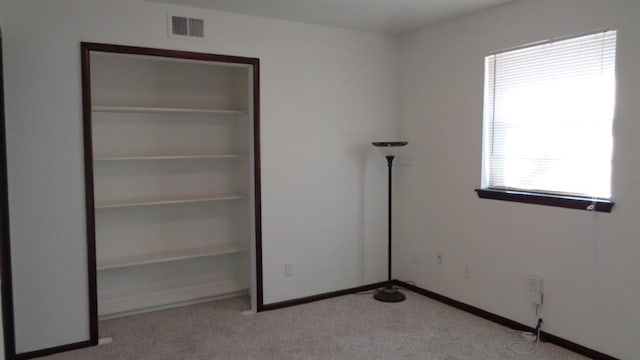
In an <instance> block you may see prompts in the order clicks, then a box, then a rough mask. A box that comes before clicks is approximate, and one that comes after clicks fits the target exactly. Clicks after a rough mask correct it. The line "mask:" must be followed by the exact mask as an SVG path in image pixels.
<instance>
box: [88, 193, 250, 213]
mask: <svg viewBox="0 0 640 360" xmlns="http://www.w3.org/2000/svg"><path fill="white" fill-rule="evenodd" d="M246 198H247V197H246V196H243V195H240V194H226V195H215V196H198V197H184V198H171V199H168V198H165V199H147V200H129V201H127V200H120V201H109V202H107V201H105V202H96V203H95V208H96V209H111V208H123V207H134V206H157V205H172V204H188V203H200V202H212V201H227V200H241V199H246Z"/></svg>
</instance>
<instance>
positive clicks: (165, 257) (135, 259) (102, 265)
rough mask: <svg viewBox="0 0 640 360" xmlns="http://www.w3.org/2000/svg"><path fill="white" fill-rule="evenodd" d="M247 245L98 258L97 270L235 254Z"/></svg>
mask: <svg viewBox="0 0 640 360" xmlns="http://www.w3.org/2000/svg"><path fill="white" fill-rule="evenodd" d="M248 250H249V248H248V247H247V246H244V245H241V244H237V243H235V244H222V245H216V246H208V247H203V248H194V249H179V250H173V251H164V252H158V253H153V254H144V255H134V256H123V257H116V258H105V259H98V260H97V262H98V266H97V268H98V270H109V269H120V268H125V267H131V266H138V265H149V264H157V263H162V262H169V261H179V260H186V259H194V258H199V257H208V256H216V255H226V254H235V253H241V252H245V251H248Z"/></svg>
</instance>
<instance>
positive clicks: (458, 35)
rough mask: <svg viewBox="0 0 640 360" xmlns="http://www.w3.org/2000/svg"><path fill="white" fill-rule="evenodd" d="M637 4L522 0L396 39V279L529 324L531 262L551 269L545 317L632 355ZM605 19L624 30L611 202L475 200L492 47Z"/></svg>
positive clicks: (637, 225) (637, 268)
mask: <svg viewBox="0 0 640 360" xmlns="http://www.w3.org/2000/svg"><path fill="white" fill-rule="evenodd" d="M638 15H640V3H639V2H637V1H636V0H626V1H625V0H619V1H598V0H524V1H518V2H515V3H512V4H509V5H505V6H501V7H499V8H495V9H492V10H488V11H485V12H482V13H478V14H475V15H471V16H467V17H464V18H460V19H456V20H453V21H449V22H445V23H442V24H438V25H435V26H432V27H427V28H425V29H422V30H420V31H417V32H415V33H411V34H408V35H406V36H404V37H403V38H402V39H401V53H402V57H401V69H402V70H401V71H402V74H401V84H402V89H401V96H400V98H401V112H402V124H401V127H402V130H401V132H402V134H404V136H405V138H406V139H407V140H408V141H409V144H410V146H409V147H408V149H407V150H408V151H409V152H410V157H411V159H410V163H411V165H410V166H408V167H406V168H405V172H404V174H403V175H402V177H401V180H400V181H401V182H400V184H399V188H400V195H399V199H398V207H399V209H398V210H399V213H400V216H399V220H398V226H397V227H396V229H398V230H397V235H398V236H397V237H396V238H397V239H398V241H397V242H396V244H397V247H396V254H397V258H396V259H397V262H396V264H398V265H397V272H396V274H397V275H398V277H399V278H400V279H403V280H412V281H415V282H416V284H417V285H418V286H420V287H423V288H426V289H429V290H432V291H435V292H437V293H440V294H443V295H446V296H449V297H451V298H454V299H456V300H459V301H462V302H465V303H468V304H471V305H474V306H477V307H480V308H482V309H485V310H488V311H490V312H493V313H496V314H499V315H502V316H504V317H507V318H510V319H514V320H516V321H519V322H522V323H525V324H529V325H532V326H533V325H535V321H534V308H533V307H532V305H531V304H529V302H528V300H527V274H529V273H532V272H540V273H541V274H543V275H544V276H545V280H546V282H545V286H546V291H545V301H546V302H545V305H544V315H543V317H544V327H543V329H544V330H546V331H548V332H550V333H553V334H555V335H558V336H561V337H563V338H566V339H568V340H571V341H574V342H577V343H579V344H583V345H586V346H587V347H590V348H593V349H595V350H598V351H601V352H604V353H607V354H610V355H613V356H617V357H620V358H623V359H637V356H638V354H640V345H639V344H640V343H639V342H638V334H640V311H638V307H639V306H640V286H639V285H640V262H639V261H638V256H639V254H640V221H638V219H639V217H638V214H640V191H638V185H640V156H639V155H638V154H640V145H639V142H638V134H640V122H638V114H640V101H638V94H640V68H638V65H639V61H638V59H640V42H639V41H638V37H639V36H640V22H638V19H637V17H638ZM601 28H615V29H618V30H619V32H618V63H617V70H618V72H617V74H618V75H617V78H618V83H617V86H618V87H617V91H618V93H617V115H616V118H615V129H614V132H615V149H614V160H613V179H612V180H613V188H612V193H613V200H614V201H615V202H616V205H615V207H614V209H613V212H612V213H611V214H593V213H589V212H587V211H579V210H571V209H560V208H553V207H545V206H538V205H530V204H519V203H509V202H504V201H496V200H485V199H478V197H477V196H476V194H475V193H474V191H473V190H474V189H475V188H477V187H479V185H480V170H481V149H482V106H483V104H482V100H483V66H484V64H483V61H484V55H485V54H486V53H487V52H489V51H493V50H499V49H504V48H508V47H512V46H516V45H521V44H526V43H530V42H533V41H538V40H543V39H547V38H551V37H556V36H564V35H571V34H579V33H582V32H587V31H592V30H597V29H601ZM584 145H585V146H589V144H588V142H585V144H584ZM437 251H442V253H443V255H444V264H442V265H438V264H437V263H436V253H437ZM414 254H417V255H418V256H419V260H420V261H419V264H414V263H413V257H414ZM465 265H469V266H470V269H471V279H470V280H467V279H465V278H464V266H465Z"/></svg>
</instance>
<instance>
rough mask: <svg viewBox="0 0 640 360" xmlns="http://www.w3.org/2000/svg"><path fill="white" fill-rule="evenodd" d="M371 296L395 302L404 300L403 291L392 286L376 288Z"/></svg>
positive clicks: (383, 300)
mask: <svg viewBox="0 0 640 360" xmlns="http://www.w3.org/2000/svg"><path fill="white" fill-rule="evenodd" d="M373 298H374V299H376V300H378V301H382V302H391V303H395V302H401V301H404V299H405V296H404V294H403V293H401V292H400V291H398V289H395V288H393V287H384V288H381V289H378V290H376V293H375V294H373Z"/></svg>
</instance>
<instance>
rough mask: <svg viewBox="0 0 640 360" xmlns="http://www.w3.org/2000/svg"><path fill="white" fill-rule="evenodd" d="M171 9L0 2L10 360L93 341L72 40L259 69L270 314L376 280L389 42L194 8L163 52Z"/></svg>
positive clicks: (76, 49)
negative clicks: (200, 32)
mask: <svg viewBox="0 0 640 360" xmlns="http://www.w3.org/2000/svg"><path fill="white" fill-rule="evenodd" d="M168 9H181V10H189V9H187V8H179V7H175V6H169V5H161V4H155V3H147V2H141V1H130V0H110V1H100V0H92V1H88V0H59V1H37V0H20V1H11V0H0V23H1V24H2V26H3V31H4V39H3V40H4V42H5V67H6V69H5V70H6V72H5V74H6V79H5V82H6V83H5V86H6V89H7V92H6V102H7V104H6V107H7V128H8V129H7V130H8V152H9V154H8V156H9V159H8V160H9V183H10V202H11V204H10V206H11V221H12V222H11V232H12V234H11V235H12V257H13V266H14V268H13V274H14V297H15V298H14V304H15V320H16V337H17V350H18V352H27V351H32V350H38V349H42V348H47V347H51V346H56V345H61V344H66V343H72V342H76V341H83V340H87V339H88V331H89V330H88V326H89V322H88V318H87V306H88V305H87V301H88V300H87V286H86V283H87V278H86V273H87V269H86V255H85V254H86V246H85V241H86V240H85V239H86V237H85V233H86V230H85V212H84V185H83V160H82V159H83V158H82V156H83V154H82V151H83V150H82V118H81V86H80V41H91V42H105V43H117V44H126V45H136V46H148V47H158V48H170V49H183V50H193V51H202V52H212V53H222V54H233V55H240V56H250V57H258V58H260V60H261V95H262V102H261V104H262V113H261V115H262V118H261V121H262V123H261V125H262V134H261V142H262V149H261V150H262V195H263V197H262V201H263V202H262V205H263V208H262V210H263V213H262V214H263V218H262V220H263V228H262V230H263V251H264V253H263V266H264V301H265V303H267V304H268V303H273V302H277V301H282V300H287V299H292V298H297V297H303V296H308V295H313V294H317V293H324V292H327V291H333V290H340V289H344V288H349V287H354V286H359V285H363V284H367V283H371V282H375V281H381V280H383V279H384V277H385V266H384V265H385V262H384V259H385V245H384V244H385V231H384V229H385V228H386V225H385V223H384V221H381V219H384V214H385V213H384V211H385V207H384V204H385V199H386V198H385V196H384V191H383V190H384V186H385V179H386V178H385V174H386V166H385V162H384V159H383V158H382V157H380V156H379V155H377V154H376V152H375V150H374V149H372V148H371V146H370V145H369V142H370V141H372V140H378V139H387V138H393V137H394V135H396V133H397V131H396V128H397V125H396V122H395V121H396V119H397V117H398V102H397V95H398V86H397V84H398V78H399V72H398V58H399V57H398V53H399V52H398V43H397V39H396V38H394V37H391V36H384V35H378V34H371V33H364V32H357V31H351V30H341V29H335V28H328V27H321V26H314V25H305V24H300V23H294V22H285V21H276V20H268V19H261V18H255V17H248V16H239V15H233V14H229V13H221V12H214V11H205V10H196V9H191V10H192V11H194V13H195V14H196V15H197V16H200V17H204V18H205V20H206V40H205V41H179V40H171V39H168V38H167V35H166V33H167V31H166V12H167V10H168ZM285 262H291V263H292V264H293V269H294V276H293V277H289V278H285V277H284V263H285Z"/></svg>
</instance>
